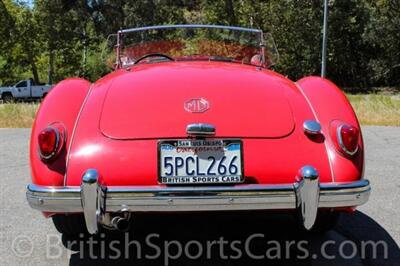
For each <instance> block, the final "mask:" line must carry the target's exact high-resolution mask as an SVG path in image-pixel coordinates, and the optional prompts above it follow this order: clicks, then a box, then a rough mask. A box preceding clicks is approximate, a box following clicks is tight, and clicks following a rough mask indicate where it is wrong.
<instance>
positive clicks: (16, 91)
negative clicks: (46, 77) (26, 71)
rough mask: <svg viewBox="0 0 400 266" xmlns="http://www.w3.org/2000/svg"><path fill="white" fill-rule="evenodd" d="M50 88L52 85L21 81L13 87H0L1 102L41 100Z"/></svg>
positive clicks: (29, 80) (28, 80)
mask: <svg viewBox="0 0 400 266" xmlns="http://www.w3.org/2000/svg"><path fill="white" fill-rule="evenodd" d="M52 87H53V86H52V85H42V84H34V82H33V80H32V79H27V80H21V81H19V82H18V83H17V84H15V85H14V86H11V87H0V97H1V99H2V100H3V102H13V101H17V100H19V101H21V100H35V99H41V98H44V97H45V96H46V95H47V93H48V92H49V91H50V90H51V88H52Z"/></svg>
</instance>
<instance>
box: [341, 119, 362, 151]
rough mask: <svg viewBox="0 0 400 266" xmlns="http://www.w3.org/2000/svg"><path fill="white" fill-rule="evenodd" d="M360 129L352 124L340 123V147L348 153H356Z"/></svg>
mask: <svg viewBox="0 0 400 266" xmlns="http://www.w3.org/2000/svg"><path fill="white" fill-rule="evenodd" d="M359 137H360V131H359V130H358V128H356V127H354V126H350V125H346V124H343V125H340V126H339V127H338V129H337V140H338V142H339V147H340V148H341V149H342V150H343V152H345V153H346V154H348V155H354V154H355V153H356V152H357V150H358V140H359Z"/></svg>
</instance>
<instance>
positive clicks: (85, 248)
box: [63, 211, 400, 266]
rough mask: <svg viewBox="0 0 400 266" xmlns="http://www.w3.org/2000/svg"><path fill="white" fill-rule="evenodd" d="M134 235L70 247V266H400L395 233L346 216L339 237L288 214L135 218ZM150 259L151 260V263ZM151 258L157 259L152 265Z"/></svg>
mask: <svg viewBox="0 0 400 266" xmlns="http://www.w3.org/2000/svg"><path fill="white" fill-rule="evenodd" d="M132 227H133V230H131V231H130V232H128V233H113V234H107V235H105V234H100V235H99V236H97V237H91V238H82V239H80V241H79V242H78V243H79V245H75V248H74V246H73V245H70V243H69V242H68V241H69V240H68V239H67V238H66V237H63V243H64V246H66V247H68V248H70V249H71V250H73V251H75V252H76V253H74V254H72V255H71V257H70V265H97V266H101V265H121V266H122V265H188V264H190V265H266V264H267V263H273V264H274V263H275V264H279V265H339V264H341V265H352V266H354V265H398V262H399V261H400V249H399V246H398V245H397V244H396V242H395V241H394V240H393V238H392V237H391V236H390V234H389V233H388V232H387V231H386V230H385V229H384V228H383V227H381V226H380V225H379V224H378V223H376V222H375V221H374V220H373V219H371V218H370V217H369V216H367V215H365V214H363V213H362V212H359V211H357V212H355V213H354V214H343V215H342V216H341V218H340V220H339V223H338V225H337V226H336V227H335V229H334V230H331V231H329V232H327V233H325V234H321V235H316V234H314V235H313V234H309V233H304V232H301V231H299V230H298V228H297V226H296V225H295V222H294V218H293V217H292V215H290V214H272V213H270V212H257V213H254V212H246V213H243V212H242V213H231V212H226V213H185V214H181V213H175V214H137V215H135V219H134V222H133V226H132ZM146 256H147V257H146ZM148 256H150V257H151V258H149V257H148Z"/></svg>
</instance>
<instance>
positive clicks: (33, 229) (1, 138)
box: [0, 127, 400, 266]
mask: <svg viewBox="0 0 400 266" xmlns="http://www.w3.org/2000/svg"><path fill="white" fill-rule="evenodd" d="M29 133H30V131H29V130H28V129H0V181H1V182H0V186H1V187H0V193H1V194H0V195H1V199H0V211H1V216H0V243H1V246H0V265H109V264H113V263H115V264H119V265H149V264H151V265H163V264H164V265H165V264H168V265H187V264H189V263H190V264H191V265H266V264H268V262H269V263H270V262H275V263H273V264H278V262H279V265H339V264H341V265H352V266H353V265H399V262H400V249H399V245H400V221H399V219H400V128H395V127H364V128H363V133H364V140H365V142H366V149H367V151H366V178H368V179H370V180H371V183H372V186H373V192H372V195H371V198H370V201H369V202H368V203H367V204H366V205H364V206H362V207H360V208H359V210H358V211H357V212H356V213H355V214H353V215H350V214H346V215H343V216H342V218H341V220H340V222H339V225H338V226H337V227H336V228H335V230H332V231H330V232H328V233H327V234H325V235H322V236H309V235H303V234H299V233H296V231H295V230H294V229H293V227H294V226H293V223H291V222H290V221H288V219H287V217H286V216H282V215H281V216H272V215H270V214H269V213H241V214H238V213H229V214H179V215H178V214H169V215H154V214H153V215H137V216H135V219H134V229H133V230H132V231H131V232H130V233H129V234H126V235H118V234H117V235H113V236H110V237H107V238H105V237H103V236H99V237H97V238H95V239H89V240H88V239H81V241H80V242H77V243H72V242H71V241H69V240H68V239H66V238H65V237H64V238H61V236H60V235H59V234H58V233H57V232H56V230H55V229H54V227H53V225H52V222H51V220H48V219H45V218H43V217H42V216H41V215H40V213H39V212H37V211H34V210H32V209H30V208H29V207H28V205H27V203H26V201H25V185H26V184H27V183H28V182H29V163H28V140H29ZM146 239H147V241H146ZM249 239H250V240H249ZM90 241H92V242H93V241H97V242H96V243H97V244H95V243H92V244H91V243H90ZM112 241H115V242H114V245H113V246H112V245H110V243H112ZM174 241H175V242H174ZM190 241H192V242H190ZM193 241H194V242H195V243H194V242H193ZM224 241H225V242H224ZM235 241H236V242H235ZM293 241H294V244H293V245H291V244H290V242H293ZM302 241H303V242H302ZM368 241H369V242H368ZM211 242H213V243H214V244H211ZM177 243H183V245H182V248H183V249H182V256H179V259H176V260H175V259H173V257H174V255H176V254H178V253H179V248H180V247H179V245H178V244H177ZM233 243H236V244H233ZM246 243H247V244H248V245H247V248H248V249H249V251H250V255H249V254H247V256H238V252H239V251H244V250H245V249H246ZM365 243H367V244H368V243H370V244H371V243H375V244H378V245H381V246H379V247H378V248H377V249H376V251H377V252H376V254H373V253H374V248H372V247H371V245H370V246H366V247H365ZM102 245H104V246H102ZM210 245H211V247H210V249H209V250H207V247H209V246H210ZM277 246H279V247H280V248H281V249H282V250H283V251H282V250H281V252H280V253H279V252H278V250H277V249H276V248H275V247H277ZM363 246H364V248H361V247H363ZM66 247H69V248H66ZM91 247H94V248H93V249H92V248H91ZM156 247H158V248H160V252H161V253H160V254H161V255H160V256H158V258H157V259H154V260H153V259H146V257H145V256H146V255H147V256H154V255H157V254H156V253H157V248H156ZM185 247H186V249H185ZM321 247H324V249H323V250H322V249H321ZM235 248H236V249H235ZM274 248H275V249H274ZM199 249H203V250H201V251H202V253H201V254H200V253H199ZM221 250H222V253H221ZM118 251H119V252H121V254H120V255H121V256H117V255H118V254H117V253H118ZM207 251H209V252H208V253H207ZM306 253H307V254H306ZM322 253H326V254H322ZM353 253H354V254H353ZM198 254H200V255H201V256H200V258H199V259H191V258H190V256H192V257H195V256H194V255H198ZM167 255H169V256H170V257H168V256H167ZM178 255H179V254H178ZM187 255H189V256H187ZM306 255H307V256H306ZM323 255H328V258H325V259H324V258H322V257H323ZM125 256H127V257H129V259H126V260H125V259H124V257H125ZM229 256H230V259H229ZM334 256H336V259H333V257H334ZM101 257H105V258H107V259H105V260H103V259H101ZM116 257H122V259H123V260H121V259H120V260H117V259H115V258H116ZM226 257H228V259H227V258H226ZM236 257H241V258H236ZM325 257H326V256H325ZM266 260H269V261H266Z"/></svg>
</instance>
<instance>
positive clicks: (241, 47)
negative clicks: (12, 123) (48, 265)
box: [27, 25, 370, 235]
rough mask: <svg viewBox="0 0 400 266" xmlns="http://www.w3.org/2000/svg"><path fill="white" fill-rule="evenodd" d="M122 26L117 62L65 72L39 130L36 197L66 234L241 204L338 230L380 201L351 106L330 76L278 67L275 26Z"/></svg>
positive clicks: (30, 191)
mask: <svg viewBox="0 0 400 266" xmlns="http://www.w3.org/2000/svg"><path fill="white" fill-rule="evenodd" d="M116 37H117V38H116V39H117V40H116V45H115V47H114V48H113V50H112V51H113V54H114V52H115V55H114V56H113V61H114V59H115V63H114V67H115V70H114V71H113V72H112V73H110V74H108V75H106V76H105V77H103V78H101V79H100V80H98V81H97V82H95V83H90V82H88V81H86V80H84V79H80V78H70V79H66V80H64V81H62V82H60V83H59V84H58V85H57V86H55V87H54V88H53V89H52V91H51V92H50V93H49V95H47V97H46V99H45V100H44V101H43V103H42V104H41V106H40V110H39V111H38V113H37V116H36V120H35V123H34V126H33V129H32V135H31V144H30V163H31V174H32V184H30V185H28V187H27V199H28V202H29V204H30V206H31V207H32V208H34V209H38V210H40V211H42V212H43V213H44V215H45V216H46V217H52V219H53V221H54V224H55V226H56V228H57V229H58V230H59V231H60V232H61V233H64V234H71V235H73V234H78V233H83V232H88V233H90V234H96V233H97V232H99V230H112V229H116V230H122V231H124V230H127V229H128V228H129V225H130V221H131V220H132V219H131V218H132V213H135V212H181V211H230V210H275V211H285V212H287V211H291V212H292V213H293V215H295V216H297V217H298V218H299V225H301V227H302V228H305V229H307V230H313V229H314V230H327V229H329V228H331V227H332V226H333V225H334V223H335V221H336V220H337V219H336V218H337V216H338V214H339V213H340V212H343V211H353V210H354V209H355V207H356V206H358V205H361V204H363V203H365V202H366V201H367V200H368V197H369V194H370V185H369V182H368V180H365V179H363V168H364V167H363V164H364V147H363V141H362V137H361V131H360V125H359V123H358V121H357V118H356V116H355V114H354V112H353V109H352V107H351V106H350V104H349V102H348V101H347V99H346V97H345V96H344V95H343V93H342V92H341V91H340V89H339V88H338V87H336V86H335V85H334V84H333V83H332V82H330V81H328V80H326V79H323V78H320V77H315V76H311V77H305V78H303V79H301V80H298V81H296V82H293V81H291V80H289V79H288V78H286V77H285V76H282V75H280V74H278V73H276V72H274V71H272V70H269V68H270V67H271V66H272V65H273V64H274V62H275V61H276V59H277V51H276V48H275V46H274V42H273V40H272V39H271V37H270V35H268V34H263V32H262V31H261V30H258V29H249V28H240V27H227V26H215V25H174V26H153V27H144V28H134V29H126V30H120V31H119V32H118V33H117V34H116ZM110 60H111V59H110V58H109V61H110ZM133 217H134V216H133Z"/></svg>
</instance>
